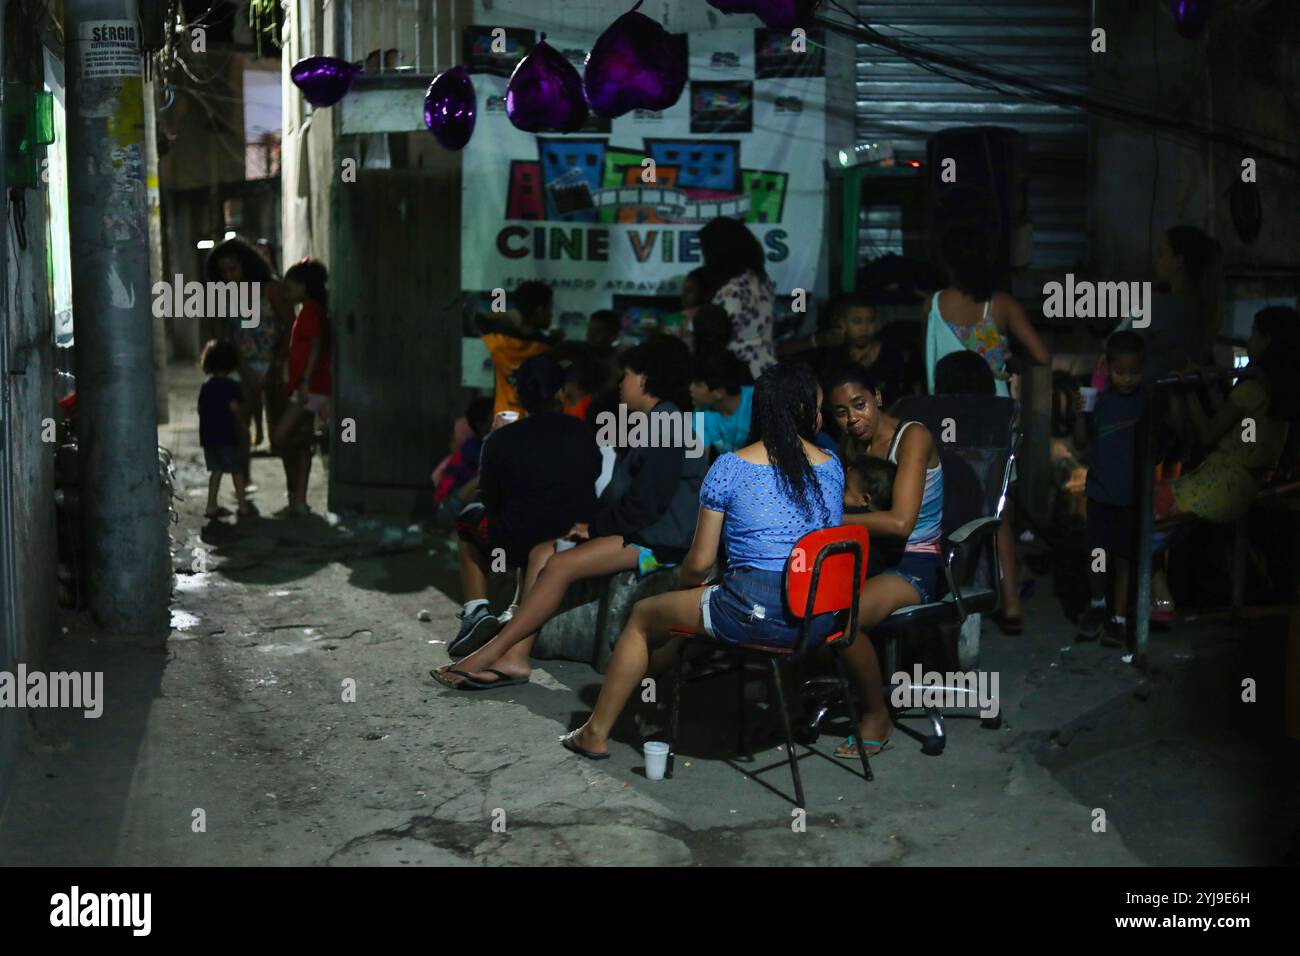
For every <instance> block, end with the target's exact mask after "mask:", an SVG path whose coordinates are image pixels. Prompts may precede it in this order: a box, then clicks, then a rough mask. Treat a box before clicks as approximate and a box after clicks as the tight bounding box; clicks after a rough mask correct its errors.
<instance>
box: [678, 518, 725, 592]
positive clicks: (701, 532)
mask: <svg viewBox="0 0 1300 956" xmlns="http://www.w3.org/2000/svg"><path fill="white" fill-rule="evenodd" d="M723 517H724V515H723V513H722V512H721V511H711V510H710V509H708V508H701V509H700V516H699V518H698V519H696V522H695V537H694V538H693V539H692V540H691V549H690V550H689V551H688V552H686V557H685V558H684V559H683V560H682V566H681V569H680V570H679V571H678V572H677V586H678V587H679V588H682V589H686V588H693V587H698V586H699V585H701V584H703V583H704V582H705V581H706V580H708V577H709V572H710V571H712V570H713V566H714V564H716V563H717V561H718V541H719V540H721V538H722V521H723Z"/></svg>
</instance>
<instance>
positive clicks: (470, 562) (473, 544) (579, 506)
mask: <svg viewBox="0 0 1300 956" xmlns="http://www.w3.org/2000/svg"><path fill="white" fill-rule="evenodd" d="M515 380H516V382H517V384H518V388H519V396H520V399H521V400H522V401H523V404H524V407H525V408H526V409H527V411H528V413H529V414H528V417H527V418H523V419H520V420H519V421H517V422H513V423H511V424H507V425H498V427H497V428H496V430H495V431H493V432H492V433H491V434H490V435H489V436H488V437H487V440H486V441H484V442H483V451H482V456H481V458H480V463H479V495H480V497H481V498H482V502H483V503H482V506H481V507H476V506H471V507H469V508H466V509H465V510H464V511H463V512H461V515H460V517H459V518H458V519H457V521H456V530H457V532H458V533H459V537H460V543H459V546H460V571H461V586H462V590H463V593H464V597H465V606H464V608H463V609H462V610H461V614H460V618H461V625H460V630H459V632H458V633H457V634H456V638H455V639H454V640H453V641H452V642H451V645H450V647H449V648H448V651H449V652H450V653H452V654H464V653H468V652H469V651H471V650H473V649H474V648H476V647H479V646H481V645H482V644H483V643H485V642H486V641H487V640H488V639H490V638H491V637H492V636H493V635H494V634H495V633H496V632H497V630H498V627H499V625H500V621H499V620H498V619H497V618H496V617H495V616H493V615H492V613H491V611H490V610H489V608H488V600H487V576H488V574H489V573H491V571H493V570H498V571H499V570H502V564H503V563H504V566H505V567H508V568H522V567H524V566H525V565H526V564H527V563H528V555H529V552H530V551H532V549H533V548H534V547H535V546H536V545H537V544H538V543H539V542H542V541H551V540H554V539H555V538H556V537H558V536H559V535H561V534H563V533H564V532H565V531H567V530H568V529H569V528H571V527H573V525H574V523H575V522H580V521H588V520H590V519H591V517H592V516H593V515H594V514H595V511H596V490H595V488H596V477H597V476H598V475H599V474H600V453H599V452H598V451H597V449H596V440H595V438H594V436H593V435H592V434H591V431H590V429H588V428H587V426H586V425H585V424H583V423H582V422H581V421H579V420H578V419H576V418H573V417H572V416H569V415H565V414H563V412H561V411H560V403H561V396H562V395H563V390H564V370H563V369H562V368H560V366H559V363H557V362H555V361H554V360H552V359H551V357H550V356H549V355H538V356H535V357H533V358H531V359H529V360H528V361H526V362H525V363H524V364H523V365H522V366H520V368H519V371H518V372H517V373H516V375H515ZM501 558H504V559H505V560H504V562H502V561H501V560H500V559H501ZM494 565H495V568H494ZM516 596H517V595H516Z"/></svg>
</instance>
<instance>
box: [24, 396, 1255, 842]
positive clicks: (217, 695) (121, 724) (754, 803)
mask: <svg viewBox="0 0 1300 956" xmlns="http://www.w3.org/2000/svg"><path fill="white" fill-rule="evenodd" d="M197 385H198V381H197V378H196V376H195V375H194V374H193V373H189V374H188V375H185V374H184V373H182V375H181V381H180V382H179V383H178V384H176V385H174V387H173V394H172V403H173V419H172V420H173V422H175V424H173V425H171V426H167V427H166V428H164V429H162V432H161V437H160V441H161V442H162V444H164V445H166V446H168V447H169V448H171V449H172V450H173V451H174V453H175V458H176V465H177V469H178V494H180V495H182V496H183V501H182V502H181V503H180V505H179V508H180V511H181V516H182V517H181V523H180V525H179V526H178V527H177V528H175V529H174V537H175V548H174V552H175V559H174V565H175V568H176V570H177V585H176V591H175V594H174V598H173V601H174V604H173V626H174V629H173V631H172V633H171V635H170V637H169V638H168V639H167V640H166V643H165V644H162V643H161V642H160V641H159V640H157V639H154V640H152V641H149V640H144V639H124V638H110V637H107V636H104V635H102V634H99V633H97V632H96V631H95V629H94V628H93V627H92V626H91V625H90V624H89V622H88V621H87V620H86V618H85V617H84V616H82V615H77V614H71V613H67V614H64V616H63V621H62V624H63V626H64V627H66V628H67V632H66V633H65V634H63V635H62V638H61V640H59V641H57V642H56V645H55V647H54V648H53V650H52V654H51V657H52V659H51V661H50V663H49V665H48V666H49V668H50V669H73V668H75V669H79V670H102V671H104V672H105V682H104V686H105V697H106V702H105V709H104V716H103V717H102V718H101V719H99V720H97V721H96V720H84V719H81V718H80V717H79V716H74V715H72V714H69V713H62V712H53V713H50V712H41V713H39V714H37V715H35V717H34V719H33V720H32V724H31V732H30V733H29V734H28V740H27V748H26V753H25V754H24V757H23V759H22V761H21V763H20V765H19V768H18V773H17V775H16V780H15V785H14V788H13V792H12V794H11V796H10V800H9V803H8V806H7V808H6V810H5V814H4V816H3V817H0V862H2V863H6V864H60V865H138V864H161V865H249V864H254V865H255V864H259V863H273V864H277V865H330V866H355V865H394V866H401V865H406V866H421V865H433V866H479V865H487V866H502V865H512V866H520V865H545V866H579V865H669V866H686V865H780V866H785V865H818V864H823V865H824V864H830V865H891V864H892V865H898V864H904V865H972V864H977V865H1008V864H1009V865H1046V864H1052V865H1061V864H1065V865H1128V864H1137V863H1142V862H1187V863H1197V862H1206V861H1205V860H1203V859H1201V858H1200V857H1198V856H1197V854H1198V853H1202V854H1204V853H1220V854H1228V853H1231V854H1236V857H1235V858H1233V861H1235V862H1252V861H1253V860H1252V859H1251V858H1250V855H1251V854H1254V853H1262V852H1263V850H1261V849H1259V848H1258V847H1262V846H1264V845H1266V844H1267V842H1268V841H1269V840H1270V839H1273V836H1272V835H1271V834H1269V833H1260V834H1258V835H1257V836H1258V839H1257V840H1256V839H1254V838H1252V839H1251V840H1242V839H1237V838H1236V837H1234V836H1233V832H1234V831H1232V829H1231V826H1230V824H1231V823H1232V822H1233V821H1239V820H1240V818H1241V815H1242V814H1243V813H1249V812H1253V810H1252V808H1253V807H1254V803H1252V801H1258V800H1263V799H1265V798H1266V797H1268V798H1269V799H1272V797H1274V796H1276V794H1274V793H1272V792H1271V791H1267V792H1266V793H1265V794H1264V795H1263V796H1261V795H1260V791H1259V790H1258V788H1252V787H1250V786H1248V785H1247V784H1249V783H1250V782H1251V781H1252V780H1254V779H1255V775H1258V774H1264V773H1266V771H1267V764H1266V762H1261V761H1263V760H1264V758H1262V757H1261V758H1259V759H1258V760H1257V759H1255V758H1254V757H1252V756H1251V755H1250V754H1246V755H1243V754H1242V751H1241V747H1240V744H1238V743H1234V742H1233V741H1230V740H1225V741H1223V743H1222V748H1223V750H1222V752H1223V753H1230V752H1236V754H1237V757H1236V759H1237V765H1236V766H1235V767H1234V769H1233V771H1232V773H1233V774H1234V775H1235V776H1236V778H1237V779H1239V780H1241V779H1242V778H1243V775H1244V781H1245V782H1244V783H1242V785H1241V786H1240V787H1236V788H1234V787H1231V786H1227V787H1226V789H1224V788H1221V789H1220V790H1217V791H1214V792H1215V793H1216V794H1217V795H1218V797H1219V798H1220V799H1219V800H1218V803H1217V806H1218V808H1219V811H1221V812H1222V814H1223V821H1222V830H1223V833H1222V835H1219V834H1218V829H1216V828H1218V827H1219V823H1220V821H1219V819H1218V817H1217V816H1214V817H1211V818H1209V819H1207V818H1205V815H1204V814H1205V811H1204V809H1203V807H1204V804H1202V810H1201V811H1200V812H1201V818H1200V819H1199V823H1198V824H1197V825H1198V826H1199V827H1200V830H1201V833H1200V835H1199V837H1197V836H1195V835H1193V834H1192V833H1190V832H1187V833H1184V832H1183V831H1182V830H1178V829H1175V828H1172V827H1171V828H1170V829H1169V835H1168V837H1167V838H1165V837H1161V838H1160V839H1159V840H1153V838H1152V836H1151V834H1152V833H1156V834H1157V835H1159V833H1160V832H1161V831H1160V828H1159V826H1158V825H1157V824H1155V823H1153V821H1155V820H1156V819H1157V818H1159V817H1161V816H1162V815H1163V816H1166V817H1167V816H1169V814H1170V813H1171V812H1172V813H1173V814H1174V816H1175V817H1177V815H1178V813H1181V812H1182V809H1181V808H1182V804H1180V803H1179V802H1178V800H1176V799H1172V798H1170V800H1171V802H1166V804H1165V805H1163V806H1161V805H1158V804H1156V803H1153V802H1152V801H1151V799H1150V798H1151V795H1152V793H1154V792H1155V789H1154V788H1156V787H1157V785H1163V786H1166V787H1168V788H1170V789H1174V788H1175V787H1176V784H1177V781H1178V779H1180V778H1179V777H1178V775H1179V774H1186V773H1193V772H1198V771H1197V770H1196V768H1200V770H1202V771H1203V770H1204V768H1205V765H1206V763H1207V762H1209V761H1208V757H1207V754H1206V750H1205V747H1204V746H1200V747H1195V746H1188V745H1186V744H1187V742H1188V741H1194V740H1196V739H1198V738H1197V736H1196V735H1197V733H1198V732H1199V731H1198V729H1197V728H1196V727H1194V726H1190V725H1188V724H1187V723H1186V722H1185V721H1184V722H1183V723H1182V724H1179V720H1181V719H1182V718H1181V717H1178V715H1181V714H1183V713H1184V711H1185V709H1186V708H1184V707H1183V705H1182V704H1181V703H1180V702H1179V701H1180V698H1179V697H1178V695H1177V688H1178V686H1179V683H1180V680H1181V678H1180V676H1179V673H1180V672H1179V671H1178V667H1177V666H1175V665H1173V664H1171V665H1170V667H1169V668H1167V669H1166V670H1165V671H1164V672H1163V673H1162V674H1157V675H1155V676H1153V677H1148V678H1145V679H1144V678H1143V677H1142V676H1141V675H1140V674H1138V673H1137V672H1136V671H1134V670H1133V669H1132V668H1130V667H1128V666H1126V665H1124V664H1123V663H1122V662H1121V661H1120V659H1119V657H1118V655H1117V653H1116V652H1108V651H1106V650H1105V649H1102V648H1099V647H1096V646H1095V645H1094V646H1086V647H1082V648H1076V647H1073V646H1072V645H1071V642H1070V634H1071V629H1070V627H1069V625H1068V622H1066V621H1065V619H1064V617H1063V616H1062V614H1061V612H1060V610H1059V607H1058V605H1057V603H1056V602H1055V600H1053V599H1051V598H1046V597H1041V596H1040V597H1036V598H1033V599H1031V600H1030V601H1029V602H1028V603H1027V606H1026V611H1027V614H1028V616H1029V620H1030V621H1031V625H1033V626H1031V628H1030V630H1029V633H1028V634H1027V635H1026V636H1025V637H1023V638H1016V639H1011V638H1005V637H1003V636H1001V634H1000V633H998V632H997V630H996V628H995V627H993V626H992V625H991V624H987V623H986V625H985V628H984V648H985V653H984V658H983V660H982V662H981V666H982V667H984V668H994V669H997V670H998V671H999V672H1000V676H1001V688H1002V708H1003V711H1002V712H1003V721H1004V722H1003V726H1002V728H1001V729H999V730H986V729H983V728H982V727H981V726H980V724H979V721H977V720H964V719H956V720H950V721H948V725H947V729H948V736H949V742H948V746H947V750H946V752H945V753H944V754H943V755H942V756H940V757H929V756H925V755H923V754H922V753H921V749H920V745H919V743H917V742H916V741H915V740H912V739H911V738H909V737H907V736H905V735H903V734H901V733H896V734H895V737H894V741H893V743H891V746H890V748H889V749H888V750H887V751H886V752H885V753H884V754H882V755H880V756H879V757H877V758H875V759H874V760H873V761H872V764H873V769H874V771H875V781H874V782H873V783H870V784H867V783H864V782H863V781H862V780H861V779H860V778H858V777H856V776H854V775H852V774H851V773H849V772H848V770H847V769H846V768H845V767H844V766H840V765H837V764H838V763H839V762H837V761H835V760H833V759H830V758H826V759H823V758H820V757H817V756H809V757H807V758H806V759H804V760H802V762H801V768H802V770H803V773H804V786H805V791H806V794H807V798H808V810H807V816H806V826H804V827H800V826H798V823H799V822H800V821H799V820H798V819H796V815H795V814H793V813H792V811H793V805H792V801H791V797H790V794H791V792H792V787H791V783H790V776H789V772H788V770H787V769H786V767H785V765H784V759H785V755H784V753H782V752H781V751H780V750H779V749H778V747H777V745H776V742H775V741H776V738H775V737H772V736H771V735H769V737H768V738H767V742H766V743H762V744H761V748H762V749H761V750H760V752H759V753H758V754H757V755H756V756H755V757H754V759H753V760H752V761H748V762H747V761H744V760H737V759H736V755H735V754H734V744H733V740H734V713H733V709H734V705H733V699H732V693H733V686H732V682H731V680H729V679H726V678H722V679H719V680H716V681H713V682H708V681H704V682H700V683H698V684H695V685H692V686H690V687H688V688H687V689H686V690H685V691H684V693H683V714H682V740H681V741H680V742H679V747H678V757H677V763H676V766H677V770H676V775H675V778H674V779H672V780H666V781H658V782H655V781H649V780H647V779H646V778H645V776H644V771H643V768H642V760H641V757H640V755H639V753H638V750H637V746H638V744H639V741H640V740H641V739H643V735H651V734H653V732H654V730H655V729H656V728H661V727H662V726H663V724H664V719H663V718H664V711H663V710H662V709H661V707H660V706H659V705H657V704H653V703H645V704H642V703H640V702H639V701H638V699H637V698H635V697H634V699H633V703H632V704H631V705H630V706H629V712H628V714H627V715H625V720H624V722H623V725H622V726H621V729H620V730H619V731H618V732H617V733H616V735H615V736H616V739H615V742H614V746H613V748H612V749H613V759H611V760H609V761H605V762H602V763H601V764H593V763H589V762H587V761H584V760H581V759H580V758H578V757H575V756H574V755H571V754H569V753H568V752H567V751H565V750H564V749H563V748H561V747H560V745H559V743H558V741H557V738H558V737H559V735H560V734H561V733H563V732H564V731H566V730H568V729H569V728H570V727H572V726H576V724H577V722H578V721H580V719H581V718H582V717H583V716H584V715H585V714H586V713H587V711H588V710H589V709H590V706H591V704H592V702H593V701H594V700H595V695H596V692H597V691H598V690H599V680H600V675H598V674H596V673H595V672H594V671H592V670H591V669H590V668H589V667H587V666H585V665H580V664H574V663H567V662H557V661H544V662H537V663H536V669H535V670H534V672H533V681H532V683H531V684H530V685H529V686H527V687H516V688H509V689H506V690H503V691H501V692H495V693H481V694H468V693H454V692H450V691H446V690H444V689H442V688H440V687H438V686H437V685H435V684H434V683H433V682H432V681H431V680H430V678H429V677H428V673H427V672H428V670H429V668H430V667H432V666H434V665H437V664H440V663H443V662H445V661H446V660H447V657H446V653H445V648H446V641H447V640H448V639H449V638H450V636H451V635H453V634H454V633H455V629H456V619H455V613H456V611H457V610H458V607H459V605H458V603H457V602H456V600H455V593H454V590H453V589H452V588H451V587H450V586H449V584H448V582H451V581H454V568H455V554H454V550H453V546H452V545H451V544H450V543H449V542H448V540H447V539H446V538H445V536H443V535H441V534H436V533H426V532H425V531H423V530H422V529H421V528H419V527H418V526H407V525H405V524H395V525H386V524H384V523H381V522H379V521H376V520H373V519H355V520H343V521H339V520H337V519H333V518H331V519H330V520H325V519H322V518H319V517H312V518H303V519H277V518H271V517H262V518H257V519H253V520H250V521H244V522H242V523H240V524H239V525H237V526H236V525H234V524H227V525H225V526H222V527H219V528H208V529H206V530H204V529H203V528H202V517H201V511H202V507H203V500H204V499H203V496H204V494H205V492H206V477H205V475H204V473H203V469H202V452H201V449H200V448H199V446H198V442H197V435H196V423H195V421H194V416H193V413H192V411H191V409H192V408H193V395H194V390H195V389H197ZM254 480H255V481H256V483H257V484H258V485H259V486H260V488H261V490H260V492H259V493H258V495H257V500H258V501H259V504H260V506H261V508H262V510H263V512H264V513H266V512H269V511H272V510H274V509H275V508H276V507H278V505H279V501H278V498H279V494H280V491H277V489H282V482H283V478H282V475H281V474H280V473H279V468H278V462H277V461H275V460H272V459H266V458H259V459H255V460H254ZM324 490H325V489H324V482H323V476H322V474H321V471H320V468H319V467H318V468H317V469H316V473H315V474H314V475H313V482H312V496H311V498H312V504H313V507H314V508H315V509H316V510H317V512H318V514H319V513H320V512H322V511H323V508H324ZM226 493H227V494H229V491H228V490H227V492H226ZM200 550H201V552H202V553H200ZM435 585H440V586H441V587H442V588H443V589H445V590H446V592H447V593H444V592H443V591H440V590H439V588H438V587H436V586H435ZM447 594H450V595H451V596H450V597H449V596H447ZM422 610H427V611H428V612H429V613H428V615H427V616H428V617H429V618H430V619H429V620H428V621H421V620H419V619H418V617H417V616H418V614H419V612H420V611H422ZM1197 640H1199V644H1196V645H1195V651H1194V653H1193V654H1192V655H1191V659H1192V660H1193V661H1194V660H1196V659H1198V658H1207V659H1209V658H1212V657H1213V655H1214V654H1215V653H1216V652H1217V649H1218V648H1219V647H1220V645H1221V644H1222V638H1221V637H1220V636H1216V635H1214V634H1210V635H1208V636H1206V635H1202V636H1200V637H1199V638H1197ZM1183 666H1185V667H1190V666H1191V665H1190V664H1187V663H1186V662H1184V665H1183ZM657 689H658V690H660V691H663V685H660V686H659V687H658V688H657ZM1143 694H1145V695H1146V698H1143V696H1142V695H1143ZM659 696H660V698H661V700H664V701H666V700H667V699H668V695H667V693H660V695H659ZM751 708H752V709H753V718H754V719H753V720H752V721H751V727H752V726H753V725H755V724H759V723H761V722H762V719H763V717H762V713H761V712H762V711H763V710H764V705H763V704H762V702H760V701H755V702H752V703H751ZM1180 708H1182V709H1180ZM769 716H770V715H769ZM905 723H907V724H909V725H911V726H914V727H918V726H920V724H919V723H918V722H917V721H916V720H910V721H905ZM1180 727H1181V728H1182V729H1183V731H1185V733H1184V734H1183V735H1182V736H1180V735H1179V728H1180ZM1171 728H1172V729H1171ZM836 739H837V738H836V737H834V736H831V735H823V737H822V739H821V741H820V744H819V746H820V747H821V749H822V750H823V752H826V753H829V751H830V749H832V748H833V746H834V744H835V742H836ZM1199 739H1201V740H1203V739H1204V738H1199ZM1215 746H1219V744H1217V743H1216V744H1215ZM1159 760H1163V761H1164V764H1163V769H1162V770H1161V771H1160V773H1161V774H1163V775H1164V776H1160V777H1159V778H1158V779H1156V778H1155V777H1152V775H1151V772H1150V768H1152V767H1154V766H1156V765H1157V763H1158V761H1159ZM766 765H775V766H774V767H773V768H772V769H769V770H767V771H766V772H763V773H761V774H760V778H761V780H762V781H763V782H761V783H760V782H756V781H755V780H754V779H751V778H750V777H748V776H746V775H745V774H743V773H741V772H740V769H739V768H744V769H746V770H753V769H755V768H757V767H762V766H766ZM852 766H854V767H856V765H855V764H854V765H852ZM1144 768H1145V771H1146V772H1145V773H1144ZM1162 782H1163V783H1162ZM1210 786H1217V784H1210ZM1239 791H1240V792H1239ZM1212 803H1213V801H1212ZM1171 807H1172V809H1171ZM1098 808H1100V809H1103V810H1105V811H1106V814H1107V821H1106V822H1107V825H1106V828H1105V831H1104V832H1098V831H1097V830H1096V829H1095V828H1094V820H1095V819H1096V815H1095V813H1094V811H1095V810H1097V809H1098ZM1188 812H1189V813H1190V812H1192V811H1191V810H1188ZM1216 812H1218V811H1216ZM1177 822H1178V821H1177V819H1175V820H1174V821H1173V823H1174V824H1177ZM1184 822H1186V821H1184ZM200 823H201V824H202V826H201V827H200ZM1238 829H1239V828H1238ZM1207 841H1208V844H1209V849H1208V850H1207V849H1205V847H1206V843H1207ZM1252 841H1253V842H1252ZM1229 847H1231V849H1228V848H1229ZM1226 861H1227V860H1225V862H1226ZM1210 862H1213V861H1212V860H1211V861H1210Z"/></svg>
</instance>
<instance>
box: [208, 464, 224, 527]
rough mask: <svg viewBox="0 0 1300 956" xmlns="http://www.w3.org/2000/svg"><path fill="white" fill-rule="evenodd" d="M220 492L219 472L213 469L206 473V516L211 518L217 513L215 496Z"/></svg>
mask: <svg viewBox="0 0 1300 956" xmlns="http://www.w3.org/2000/svg"><path fill="white" fill-rule="evenodd" d="M220 492H221V472H219V471H214V472H211V473H210V474H209V475H208V510H207V512H206V517H209V518H211V517H212V516H213V515H214V514H216V513H217V508H218V504H217V496H218V495H219V494H220Z"/></svg>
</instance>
